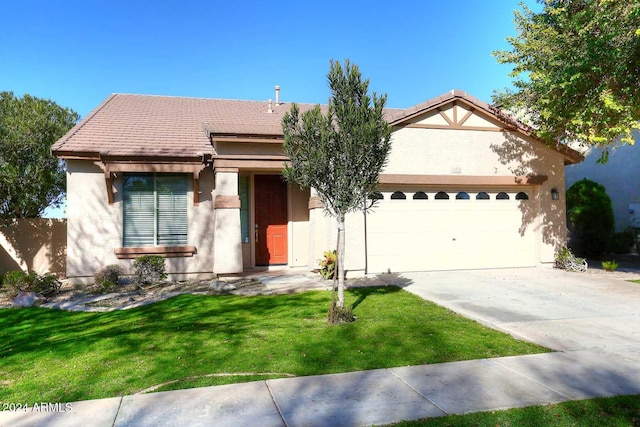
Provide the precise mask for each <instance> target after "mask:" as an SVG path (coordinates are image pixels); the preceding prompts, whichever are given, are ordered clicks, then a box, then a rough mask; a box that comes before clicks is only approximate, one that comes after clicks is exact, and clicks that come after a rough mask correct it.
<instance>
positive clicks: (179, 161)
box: [53, 88, 582, 283]
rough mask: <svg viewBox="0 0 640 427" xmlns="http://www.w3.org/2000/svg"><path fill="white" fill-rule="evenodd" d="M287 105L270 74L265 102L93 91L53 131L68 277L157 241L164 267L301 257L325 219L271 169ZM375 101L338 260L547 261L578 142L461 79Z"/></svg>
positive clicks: (467, 265) (174, 270)
mask: <svg viewBox="0 0 640 427" xmlns="http://www.w3.org/2000/svg"><path fill="white" fill-rule="evenodd" d="M300 107H301V109H302V110H305V109H308V108H311V107H312V105H309V104H302V105H300ZM289 108H290V104H289V103H286V102H285V103H283V102H280V100H279V94H278V88H276V100H275V102H271V101H269V102H256V101H238V100H227V99H198V98H181V97H165V96H147V95H126V94H114V95H111V96H110V97H109V98H107V99H106V100H105V101H104V102H103V103H102V104H100V105H99V106H98V107H97V108H96V109H95V110H94V111H93V112H91V113H90V114H89V115H88V116H87V117H85V118H84V119H83V120H82V121H81V122H80V123H78V124H77V125H76V126H75V127H74V128H73V129H71V130H70V131H69V132H68V133H67V134H66V135H65V136H64V137H63V138H61V139H60V140H59V141H58V142H57V143H56V144H55V145H54V146H53V153H54V154H55V155H56V156H57V157H59V158H60V159H64V160H65V161H66V163H67V205H68V206H67V216H68V223H67V228H68V236H67V245H68V246H67V276H68V277H69V279H70V280H71V282H72V283H82V282H90V281H92V280H93V274H94V273H95V272H96V271H97V270H99V269H100V268H102V267H104V266H106V265H109V264H120V265H122V266H123V267H125V268H126V269H128V270H129V271H131V266H132V259H133V258H135V257H138V256H141V255H146V254H157V255H161V256H163V257H166V258H167V270H168V272H169V273H170V275H171V277H172V278H174V279H195V278H204V277H211V276H212V275H215V274H229V273H238V272H242V271H245V270H251V269H254V268H256V267H259V266H273V265H284V266H288V267H306V268H315V267H317V259H318V258H320V257H321V256H322V253H323V252H324V251H325V250H328V249H332V248H335V244H336V237H335V236H336V230H335V228H336V227H335V223H334V221H333V220H332V219H331V218H328V217H327V216H326V215H325V214H324V212H323V209H322V202H321V201H320V200H319V198H318V197H317V195H316V194H315V193H314V191H313V189H302V188H299V187H298V186H297V185H288V184H286V183H285V182H283V180H282V178H281V175H280V173H281V171H282V168H283V166H284V164H285V162H286V161H287V159H286V157H285V156H284V155H283V150H282V142H283V135H282V130H281V124H280V123H281V120H282V117H283V115H284V113H285V112H286V111H288V110H289ZM386 113H387V117H388V120H389V122H390V124H391V125H392V126H393V129H394V131H393V134H392V149H391V152H390V156H389V161H388V164H387V166H386V167H385V169H384V171H383V173H382V174H381V177H380V188H379V190H380V191H379V193H377V194H375V195H373V196H372V199H374V200H375V201H376V205H375V207H374V210H373V211H372V212H369V213H367V214H366V215H365V214H363V213H354V214H350V215H349V216H348V218H347V223H346V227H347V228H346V230H347V253H346V255H347V258H346V260H345V267H346V268H347V269H348V270H349V271H351V272H352V273H358V274H361V273H365V272H366V273H381V272H388V271H392V272H401V271H416V270H443V269H472V268H497V267H525V266H538V265H541V264H550V263H552V262H553V258H554V252H555V249H556V247H557V246H558V245H559V244H562V243H564V241H565V238H566V225H565V207H564V198H563V195H564V191H562V189H564V166H565V165H567V164H574V163H577V162H579V161H581V160H582V157H581V156H580V154H578V153H577V152H575V151H573V150H571V149H569V148H567V147H564V146H557V147H548V146H546V145H544V144H542V143H541V142H540V141H538V140H536V139H535V138H534V137H532V136H531V134H530V132H529V130H528V129H527V128H526V127H525V126H524V125H522V124H521V123H519V122H517V121H515V120H513V119H512V118H510V117H509V116H507V115H505V114H503V113H502V112H501V111H500V110H498V109H496V108H494V107H492V106H490V105H488V104H487V103H485V102H482V101H480V100H478V99H476V98H474V97H472V96H470V95H468V94H466V93H465V92H461V91H451V92H449V93H446V94H444V95H442V96H439V97H437V98H435V99H432V100H430V101H427V102H425V103H423V104H419V105H416V106H414V107H411V108H409V109H406V110H396V109H389V110H388V111H387V112H386ZM372 201H373V200H372Z"/></svg>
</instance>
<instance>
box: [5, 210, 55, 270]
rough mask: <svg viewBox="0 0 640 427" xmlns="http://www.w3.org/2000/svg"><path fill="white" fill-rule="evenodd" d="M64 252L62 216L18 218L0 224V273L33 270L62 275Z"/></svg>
mask: <svg viewBox="0 0 640 427" xmlns="http://www.w3.org/2000/svg"><path fill="white" fill-rule="evenodd" d="M66 251H67V220H66V219H47V218H33V219H18V220H14V221H13V222H12V223H11V224H9V225H1V224H0V274H3V273H5V272H7V271H11V270H23V271H32V270H33V271H35V272H37V273H39V274H45V273H54V274H56V275H57V276H58V277H64V276H65V272H66V264H67V260H66Z"/></svg>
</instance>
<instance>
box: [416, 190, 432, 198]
mask: <svg viewBox="0 0 640 427" xmlns="http://www.w3.org/2000/svg"><path fill="white" fill-rule="evenodd" d="M428 199H429V196H427V193H425V192H424V191H418V192H417V193H416V194H414V195H413V200H428Z"/></svg>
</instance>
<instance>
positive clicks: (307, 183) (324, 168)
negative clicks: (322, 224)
mask: <svg viewBox="0 0 640 427" xmlns="http://www.w3.org/2000/svg"><path fill="white" fill-rule="evenodd" d="M327 79H328V82H329V88H330V90H331V97H330V98H329V105H328V106H327V109H326V113H324V114H323V111H322V110H321V108H320V106H319V105H316V106H315V108H313V109H312V110H309V111H305V112H303V113H300V110H299V108H298V106H297V105H296V104H293V105H292V106H291V111H289V112H287V113H286V114H285V116H284V118H283V119H282V129H283V132H284V151H285V154H286V155H287V157H288V158H289V165H288V166H287V167H286V168H285V170H284V172H283V175H284V176H285V178H286V179H287V181H289V182H296V183H298V184H299V185H300V186H302V187H304V188H313V189H314V190H315V191H316V192H317V193H318V196H319V197H320V199H321V200H322V203H323V204H324V209H325V211H326V212H327V213H328V214H329V215H331V216H333V217H335V218H336V219H337V223H338V247H337V262H338V301H337V306H338V307H344V253H345V216H346V214H347V213H349V212H354V211H362V210H366V209H368V206H367V203H366V202H367V197H368V196H369V195H371V194H372V193H373V192H375V190H376V188H377V185H378V176H379V174H380V171H381V170H382V168H383V167H384V165H385V163H386V160H387V155H388V153H389V149H390V142H389V140H390V138H391V127H390V126H389V124H388V123H387V121H386V120H385V119H384V106H385V103H386V101H387V96H386V94H383V95H380V96H378V95H377V94H376V93H375V92H374V93H373V95H372V96H369V94H368V88H369V80H368V79H366V80H363V79H362V75H361V74H360V70H359V69H358V66H357V65H355V64H351V63H350V62H349V60H346V61H345V63H344V67H343V66H342V65H341V64H340V63H339V62H337V61H333V60H332V61H331V63H330V70H329V73H328V74H327Z"/></svg>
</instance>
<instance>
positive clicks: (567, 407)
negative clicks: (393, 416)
mask: <svg viewBox="0 0 640 427" xmlns="http://www.w3.org/2000/svg"><path fill="white" fill-rule="evenodd" d="M393 426H397V427H418V426H429V427H469V426H477V427H484V426H486V427H496V426H501V427H508V426H518V427H539V426H545V427H593V426H620V427H622V426H640V395H635V396H617V397H609V398H603V399H589V400H579V401H572V402H563V403H558V404H554V405H541V406H530V407H527V408H518V409H509V410H505V411H492V412H477V413H473V414H467V415H449V416H446V417H439V418H431V419H425V420H420V421H407V422H402V423H397V424H393Z"/></svg>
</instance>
